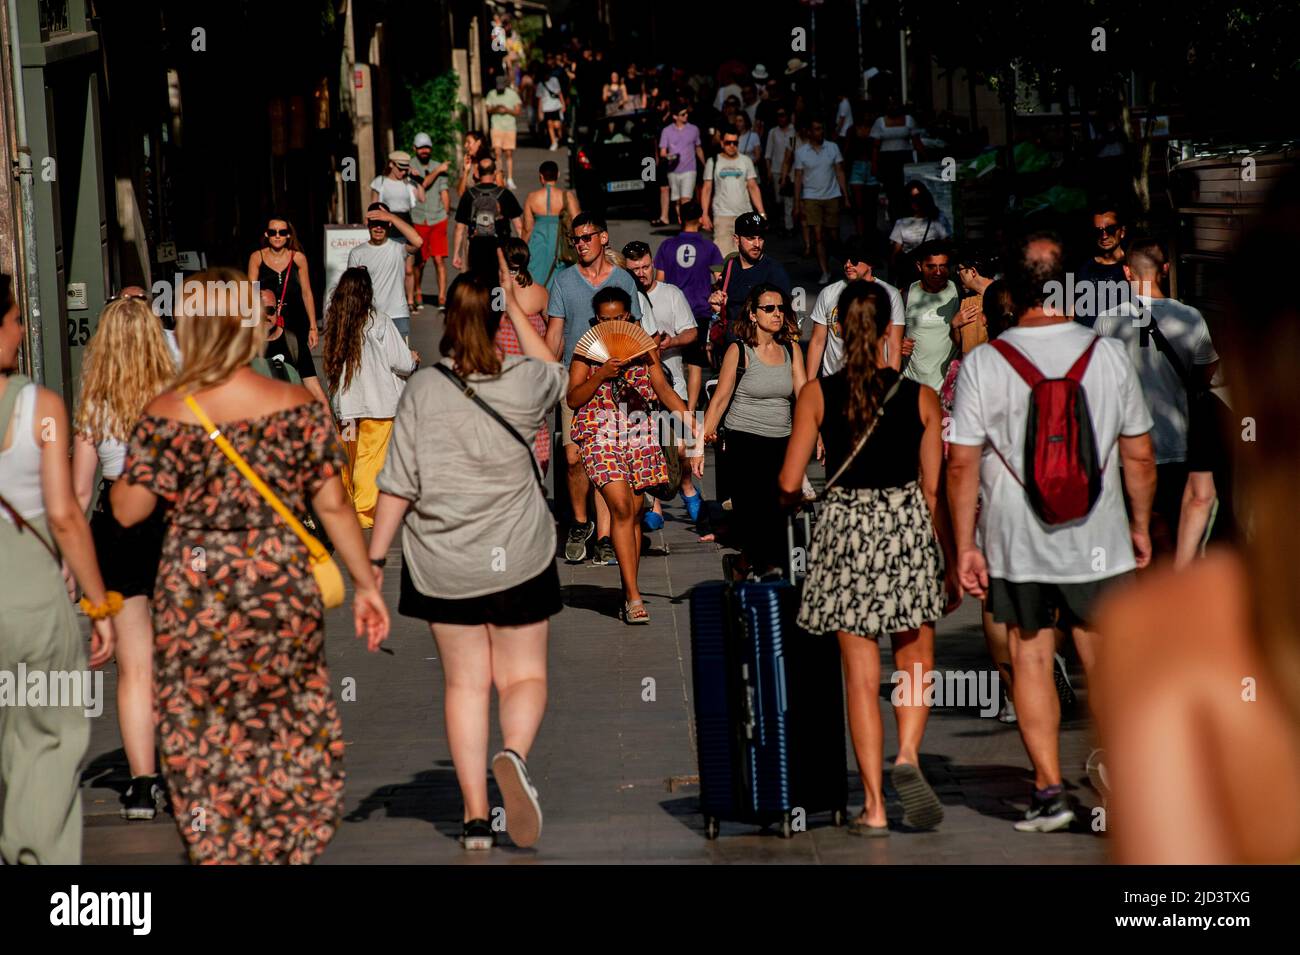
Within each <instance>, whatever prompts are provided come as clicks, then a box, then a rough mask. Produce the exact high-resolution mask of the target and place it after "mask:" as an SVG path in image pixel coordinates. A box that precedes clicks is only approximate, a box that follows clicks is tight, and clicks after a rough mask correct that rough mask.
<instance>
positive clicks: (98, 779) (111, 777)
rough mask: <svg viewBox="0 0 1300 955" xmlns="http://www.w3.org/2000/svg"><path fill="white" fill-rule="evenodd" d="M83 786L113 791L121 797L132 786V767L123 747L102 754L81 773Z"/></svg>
mask: <svg viewBox="0 0 1300 955" xmlns="http://www.w3.org/2000/svg"><path fill="white" fill-rule="evenodd" d="M81 785H82V786H83V787H85V788H87V789H111V790H113V791H114V792H116V793H117V794H118V795H119V796H120V795H122V794H123V793H125V792H126V790H127V787H129V786H130V785H131V767H130V764H128V763H127V761H126V750H125V749H123V748H122V747H120V746H119V747H118V748H117V749H114V750H110V751H108V752H105V753H100V754H99V755H98V756H96V757H95V758H94V759H92V760H91V761H90V762H89V763H87V764H86V767H85V769H83V770H82V771H81Z"/></svg>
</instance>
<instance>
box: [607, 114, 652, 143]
mask: <svg viewBox="0 0 1300 955" xmlns="http://www.w3.org/2000/svg"><path fill="white" fill-rule="evenodd" d="M650 119H651V116H650V114H649V113H625V114H622V115H619V116H607V117H605V118H604V119H602V120H601V121H600V122H599V123H597V125H596V131H595V132H596V142H597V143H601V144H605V143H630V142H635V141H637V140H639V139H645V138H646V137H652V136H653V135H654V131H653V129H652V128H651V125H650Z"/></svg>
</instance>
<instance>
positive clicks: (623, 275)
mask: <svg viewBox="0 0 1300 955" xmlns="http://www.w3.org/2000/svg"><path fill="white" fill-rule="evenodd" d="M610 284H613V285H616V286H618V287H619V288H621V289H623V290H624V291H625V292H627V294H628V295H629V296H631V298H632V317H633V318H634V319H635V320H636V321H637V322H640V321H641V304H640V302H638V301H637V294H636V291H637V289H636V280H635V279H633V278H632V273H630V272H628V271H627V270H626V269H616V268H612V267H611V268H610V271H609V275H608V276H606V278H605V281H603V282H601V283H600V284H599V285H592V284H591V283H590V282H588V281H587V280H586V279H585V278H584V277H583V275H582V273H581V272H579V271H578V266H576V265H571V266H569V267H568V268H567V269H561V270H560V271H558V272H556V273H555V277H554V278H552V279H551V285H550V288H548V289H547V290H546V291H547V292H548V293H549V294H550V301H549V302H548V304H547V306H546V313H547V314H548V315H554V316H555V317H556V318H562V319H564V364H565V366H566V367H567V366H568V364H569V363H570V362H571V361H573V348H574V346H575V345H577V344H578V339H579V338H581V337H582V336H583V335H585V334H586V333H587V332H589V331H591V320H592V318H593V317H595V314H596V313H595V311H594V310H593V309H592V307H591V297H592V296H593V295H595V294H596V293H597V292H599V291H600V290H601V289H603V288H604V287H605V286H607V285H610Z"/></svg>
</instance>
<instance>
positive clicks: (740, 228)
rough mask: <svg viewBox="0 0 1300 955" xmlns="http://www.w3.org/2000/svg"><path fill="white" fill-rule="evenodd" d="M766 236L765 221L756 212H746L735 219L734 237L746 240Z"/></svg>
mask: <svg viewBox="0 0 1300 955" xmlns="http://www.w3.org/2000/svg"><path fill="white" fill-rule="evenodd" d="M766 234H767V220H766V219H764V218H763V217H762V216H761V215H759V214H758V213H757V212H746V213H745V214H744V215H743V216H738V217H737V218H736V235H743V236H746V237H748V238H752V237H754V236H759V235H766Z"/></svg>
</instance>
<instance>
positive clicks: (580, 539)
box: [564, 521, 596, 564]
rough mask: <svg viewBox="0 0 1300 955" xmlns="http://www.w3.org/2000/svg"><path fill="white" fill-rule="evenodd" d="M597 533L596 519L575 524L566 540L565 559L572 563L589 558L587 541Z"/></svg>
mask: <svg viewBox="0 0 1300 955" xmlns="http://www.w3.org/2000/svg"><path fill="white" fill-rule="evenodd" d="M594 533H596V524H595V522H594V521H587V522H586V523H585V524H574V525H573V526H572V527H570V528H569V536H568V539H567V540H565V542H564V559H565V560H567V561H568V562H569V563H570V564H581V563H582V562H583V561H584V560H586V559H587V541H589V540H591V535H592V534H594Z"/></svg>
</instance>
